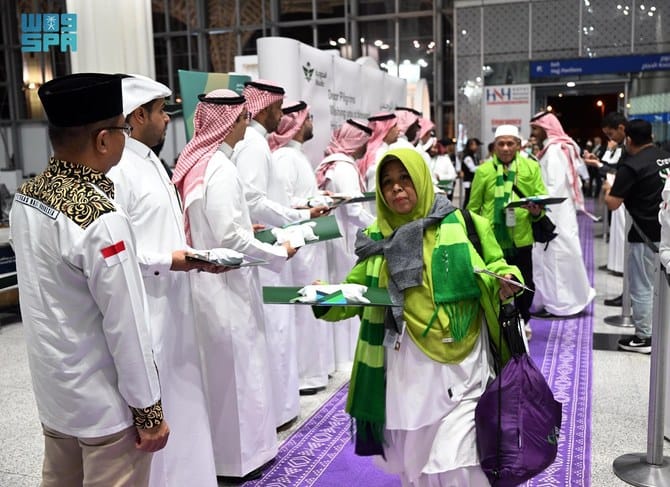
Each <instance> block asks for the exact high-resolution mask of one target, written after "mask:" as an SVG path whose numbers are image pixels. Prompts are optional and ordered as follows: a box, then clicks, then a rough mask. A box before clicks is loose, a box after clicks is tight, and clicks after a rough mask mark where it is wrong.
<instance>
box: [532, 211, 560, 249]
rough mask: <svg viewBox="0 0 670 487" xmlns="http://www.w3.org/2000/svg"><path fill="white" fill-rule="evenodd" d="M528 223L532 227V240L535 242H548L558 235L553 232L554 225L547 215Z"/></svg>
mask: <svg viewBox="0 0 670 487" xmlns="http://www.w3.org/2000/svg"><path fill="white" fill-rule="evenodd" d="M530 225H531V228H532V229H533V240H535V241H536V242H540V243H549V242H551V241H552V240H553V239H555V238H556V237H557V236H558V234H557V233H556V232H554V230H556V225H554V222H552V221H551V220H550V219H549V217H548V216H547V215H542V216H541V217H540V218H539V219H538V220H535V221H531V223H530Z"/></svg>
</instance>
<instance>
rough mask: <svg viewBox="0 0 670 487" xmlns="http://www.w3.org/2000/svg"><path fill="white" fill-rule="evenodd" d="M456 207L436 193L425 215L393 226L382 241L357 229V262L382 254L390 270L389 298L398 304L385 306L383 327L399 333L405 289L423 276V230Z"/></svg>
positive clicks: (418, 282)
mask: <svg viewBox="0 0 670 487" xmlns="http://www.w3.org/2000/svg"><path fill="white" fill-rule="evenodd" d="M454 210H456V208H455V207H454V205H452V204H451V201H449V199H448V198H447V197H446V196H444V195H442V194H437V195H435V202H434V203H433V207H432V208H431V209H430V212H429V213H428V215H427V216H426V217H425V218H421V219H419V220H414V221H411V222H409V223H406V224H404V225H402V226H401V227H398V228H396V229H395V231H394V232H393V233H392V234H391V235H389V236H388V237H387V238H385V239H383V240H378V241H375V240H372V239H371V238H370V237H368V236H367V235H365V234H364V233H363V230H359V231H358V233H357V234H356V244H355V252H356V256H357V257H358V262H361V261H362V260H365V259H367V258H368V257H370V256H373V255H383V256H384V258H385V259H386V265H387V267H388V272H389V283H388V291H389V296H390V297H391V301H393V302H394V303H395V304H397V305H399V306H397V307H396V306H394V307H390V308H387V311H386V316H385V318H384V327H385V328H386V329H388V330H395V331H396V332H397V333H400V331H401V326H400V324H401V323H402V321H403V318H402V314H403V309H404V304H405V294H404V292H405V289H409V288H411V287H415V286H420V285H421V282H422V277H423V232H424V230H425V229H426V228H428V227H430V226H432V225H436V224H439V223H440V222H441V221H442V220H443V219H444V217H445V216H447V215H448V214H449V213H451V212H452V211H454Z"/></svg>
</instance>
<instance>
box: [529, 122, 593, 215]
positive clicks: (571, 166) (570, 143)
mask: <svg viewBox="0 0 670 487" xmlns="http://www.w3.org/2000/svg"><path fill="white" fill-rule="evenodd" d="M530 124H531V125H537V126H538V127H541V128H543V129H544V131H545V132H546V134H547V140H545V141H544V147H543V148H542V150H541V151H540V153H539V154H538V155H537V158H538V159H542V156H544V154H545V152H547V149H548V148H549V146H550V145H553V144H559V147H560V148H561V151H562V152H563V154H565V157H566V158H567V160H568V182H569V183H570V189H571V190H572V200H573V201H574V202H575V206H576V207H577V209H578V210H583V209H584V195H583V194H582V182H581V180H580V179H579V175H578V173H577V166H579V165H582V164H584V162H583V160H582V158H581V157H580V156H579V152H580V149H579V146H578V145H577V143H576V142H575V141H574V140H572V138H571V137H570V136H569V135H568V134H566V133H565V131H564V130H563V126H562V125H561V122H560V121H559V120H558V118H556V115H554V114H553V113H549V112H543V113H542V114H540V115H535V116H534V117H533V118H531V120H530Z"/></svg>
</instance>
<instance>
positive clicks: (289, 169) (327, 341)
mask: <svg viewBox="0 0 670 487" xmlns="http://www.w3.org/2000/svg"><path fill="white" fill-rule="evenodd" d="M272 168H273V171H274V173H275V175H276V180H275V181H276V183H277V184H276V186H277V188H279V190H280V192H281V193H282V194H283V195H285V197H286V198H288V200H287V201H288V202H291V203H293V202H297V201H304V200H305V199H307V198H310V197H314V196H317V195H318V194H319V190H318V187H317V185H316V177H315V176H314V170H313V169H312V165H311V164H310V162H309V159H307V156H306V155H305V153H304V152H303V151H302V144H300V143H298V142H296V141H293V140H292V141H290V142H288V144H286V145H285V146H284V147H281V148H279V149H277V150H276V151H275V152H274V153H273V154H272ZM326 259H327V257H326V254H325V247H324V244H320V243H317V244H311V245H305V246H304V247H303V248H301V249H300V251H299V252H298V253H297V254H296V255H295V256H294V257H293V258H292V259H291V260H290V261H289V267H290V268H291V271H292V278H293V283H292V284H294V285H296V286H303V285H307V284H311V283H312V282H314V281H315V280H317V279H325V278H326V276H327V274H328V265H327V260H326ZM292 309H293V311H294V316H293V318H294V322H295V330H296V345H297V347H296V348H297V359H298V375H299V378H300V389H307V388H313V387H325V386H326V385H327V384H328V374H329V373H330V372H333V371H334V369H335V357H334V345H333V340H334V335H337V333H338V327H335V330H333V326H332V325H331V324H330V323H326V322H325V321H321V320H317V319H316V318H314V314H313V313H312V310H311V309H310V308H309V307H308V306H294V307H292Z"/></svg>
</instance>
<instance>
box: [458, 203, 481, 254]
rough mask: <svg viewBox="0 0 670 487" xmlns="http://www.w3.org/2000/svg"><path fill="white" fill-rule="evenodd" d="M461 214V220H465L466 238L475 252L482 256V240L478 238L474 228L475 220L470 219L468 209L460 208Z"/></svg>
mask: <svg viewBox="0 0 670 487" xmlns="http://www.w3.org/2000/svg"><path fill="white" fill-rule="evenodd" d="M461 215H463V220H464V221H465V230H466V232H467V234H468V240H470V242H471V243H472V246H473V247H474V248H475V250H476V251H477V253H478V254H479V255H480V256H483V255H484V253H483V251H482V242H481V240H479V234H478V233H477V229H476V228H475V222H474V221H473V220H472V215H471V214H470V211H469V210H467V209H462V210H461Z"/></svg>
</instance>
